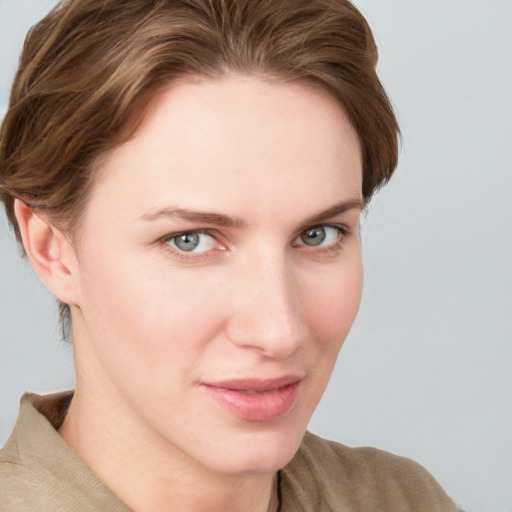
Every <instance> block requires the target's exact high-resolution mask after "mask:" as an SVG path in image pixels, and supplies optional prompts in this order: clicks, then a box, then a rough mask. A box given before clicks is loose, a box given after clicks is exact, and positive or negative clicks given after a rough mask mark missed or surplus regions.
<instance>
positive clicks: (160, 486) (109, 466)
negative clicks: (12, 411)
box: [59, 378, 279, 512]
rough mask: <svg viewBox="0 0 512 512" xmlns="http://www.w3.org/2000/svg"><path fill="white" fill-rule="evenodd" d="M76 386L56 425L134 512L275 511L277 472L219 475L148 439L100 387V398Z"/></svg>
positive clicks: (119, 403) (163, 442) (162, 442)
mask: <svg viewBox="0 0 512 512" xmlns="http://www.w3.org/2000/svg"><path fill="white" fill-rule="evenodd" d="M91 391H92V390H91V386H90V385H89V386H84V387H82V386H81V385H80V379H79V378H77V386H76V390H75V395H74V398H73V401H72V403H71V406H70V408H69V411H68V414H67V416H66V419H65V420H64V423H63V425H62V427H61V428H60V430H59V433H60V434H61V436H62V437H63V438H64V439H65V440H66V441H67V443H68V444H69V445H70V446H71V447H72V448H73V449H74V450H75V451H76V452H77V453H78V454H79V455H80V456H81V457H82V459H83V460H84V461H85V462H86V463H87V464H88V466H89V467H90V468H91V469H92V470H93V471H94V472H95V473H96V475H97V476H98V477H99V478H100V479H101V480H102V481H103V482H104V483H105V484H106V485H107V487H108V488H109V489H110V490H111V491H113V492H114V494H116V495H117V496H118V497H119V498H120V499H121V500H122V501H123V502H124V503H125V504H126V505H127V506H128V507H130V508H131V509H132V510H134V511H136V512H146V511H147V512H149V511H153V510H159V511H162V512H165V511H171V510H172V511H174V510H180V511H183V512H202V511H205V512H206V511H208V512H216V511H223V512H226V511H229V512H242V511H243V512H267V511H269V510H270V511H272V512H275V511H277V509H278V506H279V499H278V483H277V478H276V475H275V474H263V475H262V474H244V475H231V474H222V473H218V472H215V471H213V470H211V469H210V468H207V467H205V466H203V465H201V464H200V463H199V462H197V461H195V460H192V459H191V458H190V457H188V456H187V454H186V453H183V452H181V451H180V450H178V449H177V448H176V447H174V446H173V445H172V444H171V443H169V442H168V441H166V440H165V439H162V438H161V437H159V436H157V435H155V436H153V437H152V438H151V437H149V436H148V435H147V433H146V432H144V434H142V429H140V428H137V421H136V420H135V419H134V418H130V417H129V416H130V412H129V411H127V410H126V408H124V407H123V404H122V401H120V400H116V399H115V398H114V396H113V395H110V394H109V393H106V391H105V389H103V393H102V396H103V397H105V396H108V397H109V402H108V403H104V401H102V400H98V399H97V398H95V397H97V395H96V394H94V393H91Z"/></svg>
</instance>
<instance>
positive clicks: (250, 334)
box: [230, 251, 305, 358]
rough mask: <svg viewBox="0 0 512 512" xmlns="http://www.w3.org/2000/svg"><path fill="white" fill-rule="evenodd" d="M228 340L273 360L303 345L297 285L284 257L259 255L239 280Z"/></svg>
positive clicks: (268, 254)
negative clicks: (259, 352) (229, 338)
mask: <svg viewBox="0 0 512 512" xmlns="http://www.w3.org/2000/svg"><path fill="white" fill-rule="evenodd" d="M239 279H240V282H239V284H240V285H241V286H238V287H237V289H238V299H237V300H236V307H235V311H234V314H233V316H232V318H231V332H230V337H231V339H232V341H233V342H234V343H236V344H238V345H244V346H247V347H252V348H253V349H255V350H258V351H261V352H262V353H265V355H267V356H269V357H274V358H284V357H287V356H288V355H290V354H291V353H293V352H294V351H295V350H296V349H297V348H298V347H299V346H300V345H301V343H302V342H303V341H304V338H305V326H304V324H303V322H302V317H301V311H300V301H299V295H298V288H297V282H296V281H295V279H294V274H293V269H292V268H291V267H290V265H287V261H286V255H285V254H270V253H268V252H267V253H265V252H264V251H261V252H260V253H259V254H258V255H256V256H255V257H254V259H253V260H252V264H251V265H249V266H247V267H246V268H244V269H243V271H242V272H241V275H240V276H239Z"/></svg>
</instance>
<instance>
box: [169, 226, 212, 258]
mask: <svg viewBox="0 0 512 512" xmlns="http://www.w3.org/2000/svg"><path fill="white" fill-rule="evenodd" d="M164 243H166V244H167V245H170V246H171V247H172V248H173V249H176V250H177V251H180V252H186V253H192V252H194V253H201V252H207V251H209V250H211V249H213V248H214V247H215V243H216V240H215V238H213V236H211V235H210V234H208V233H206V232H204V231H184V232H182V233H175V234H172V235H169V236H167V237H165V239H164Z"/></svg>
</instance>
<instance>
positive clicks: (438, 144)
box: [0, 0, 512, 512]
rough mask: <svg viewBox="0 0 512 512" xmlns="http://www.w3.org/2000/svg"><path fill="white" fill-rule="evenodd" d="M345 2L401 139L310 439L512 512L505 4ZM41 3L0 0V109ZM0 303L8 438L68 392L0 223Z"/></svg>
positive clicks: (509, 96)
mask: <svg viewBox="0 0 512 512" xmlns="http://www.w3.org/2000/svg"><path fill="white" fill-rule="evenodd" d="M255 1H256V0H255ZM355 3H356V5H357V6H358V7H359V8H360V9H361V10H362V12H363V14H365V16H366V17H367V19H368V20H369V22H370V24H371V26H372V28H373V29H374V33H375V36H376V39H377V42H378V44H379V47H380V55H381V57H380V63H379V69H380V74H381V77H382V80H383V82H384V84H385V86H386V88H387V90H388V92H389V94H390V96H391V98H392V100H393V102H394V104H395V105H396V109H397V113H398V116H399V120H400V123H401V127H402V131H403V136H404V144H403V148H402V154H401V160H400V165H399V168H398V170H397V172H396V175H395V177H394V178H393V180H392V182H391V184H390V185H389V186H388V187H387V188H386V189H384V190H383V191H382V192H381V193H380V194H379V195H378V196H377V197H376V199H375V200H374V202H373V204H372V206H371V208H370V212H369V214H368V216H367V218H366V220H365V222H364V227H363V233H362V237H363V247H364V260H365V290H364V296H363V301H362V305H361V310H360V314H359V317H358V319H357V321H356V324H355V326H354V329H353V331H352V333H351V335H350V336H349V338H348V340H347V342H346V344H345V346H344V348H343V349H342V351H341V355H340V358H339V361H338V365H337V368H336V371H335V373H334V375H333V378H332V381H331V384H330V387H329V388H328V391H327V393H326V395H325V397H324V399H323V400H322V402H321V404H320V406H319V407H318V410H317V412H316V413H315V416H314V417H313V420H312V422H311V425H310V428H311V430H313V431H314V432H316V433H318V434H320V435H323V436H325V437H328V438H331V439H335V440H338V441H340V442H343V443H345V444H348V445H352V446H355V445H372V446H377V447H379V448H382V449H385V450H389V451H392V452H395V453H398V454H401V455H405V456H408V457H411V458H414V459H416V460H417V461H419V462H420V463H421V464H423V465H424V466H426V467H427V468H428V469H429V470H430V471H431V472H432V473H433V474H434V475H435V476H436V477H437V479H438V480H439V481H440V482H441V484H442V485H443V486H444V487H445V488H446V490H447V491H448V493H449V494H451V495H452V496H453V497H454V498H455V499H456V501H457V502H458V503H459V504H460V505H461V506H462V507H463V508H464V509H465V510H466V512H512V343H511V342H512V264H511V261H512V259H511V256H512V195H511V194H512V92H511V91H512V30H511V26H512V1H510V0H490V1H488V2H482V1H478V2H477V1H474V0H442V1H441V0H430V1H429V2H419V1H413V0H386V1H382V0H357V1H356V2H355ZM53 4H54V2H53V1H51V0H0V116H1V115H2V114H3V111H4V110H5V107H6V104H7V101H8V100H7V98H8V93H9V86H10V82H11V81H12V78H13V74H14V71H15V68H16V62H17V58H18V55H19V52H20V50H21V45H22V41H23V38H24V34H25V33H26V31H27V29H28V28H29V27H30V25H31V24H33V23H34V22H35V21H36V20H38V19H39V18H40V17H41V16H42V15H43V14H44V13H45V12H46V11H47V10H48V9H49V8H50V6H52V5H53ZM0 306H1V307H0V324H1V330H0V445H2V444H3V442H4V441H5V440H6V439H7V437H8V435H9V432H10V431H11V429H12V427H13V425H14V422H15V418H16V414H17V409H18V400H19V397H20V396H21V394H22V393H23V392H24V391H26V390H31V391H36V392H41V393H47V392H53V391H58V390H63V389H68V388H71V387H72V386H73V368H72V360H71V359H72V358H71V349H70V347H69V346H66V345H65V344H64V343H63V342H61V341H60V335H59V328H58V325H57V320H56V318H57V315H56V308H55V305H54V301H53V299H52V298H51V297H50V296H49V294H48V293H47V292H46V291H45V290H44V289H43V286H42V285H40V284H39V282H38V280H37V278H36V277H35V275H34V273H33V272H32V271H31V269H30V268H29V266H28V264H27V263H26V262H24V261H22V260H21V258H20V257H19V251H18V248H17V247H16V244H15V242H14V238H13V235H12V233H11V231H10V229H9V228H8V227H7V224H6V222H5V217H4V216H3V213H2V214H0Z"/></svg>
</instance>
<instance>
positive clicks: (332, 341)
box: [304, 253, 363, 355]
mask: <svg viewBox="0 0 512 512" xmlns="http://www.w3.org/2000/svg"><path fill="white" fill-rule="evenodd" d="M362 285H363V269H362V263H361V258H360V253H356V254H354V255H353V256H352V257H351V258H350V261H342V262H341V263H340V264H337V263H336V264H334V265H333V268H326V269H324V271H323V272H318V273H316V274H315V275H310V276H309V277H308V279H307V281H306V282H305V284H304V289H305V293H304V301H305V302H306V307H305V311H306V313H305V314H306V315H307V322H308V324H309V325H310V326H311V329H312V330H313V331H314V332H315V335H316V336H315V337H316V339H318V340H319V342H320V343H321V344H322V348H323V350H325V351H326V352H327V353H329V354H332V352H335V353H336V355H337V352H338V351H339V349H340V348H341V346H342V344H343V342H344V341H345V338H346V336H347V335H348V333H349V331H350V328H351V327H352V324H353V322H354V320H355V318H356V315H357V311H358V309H359V304H360V301H361V292H362Z"/></svg>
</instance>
